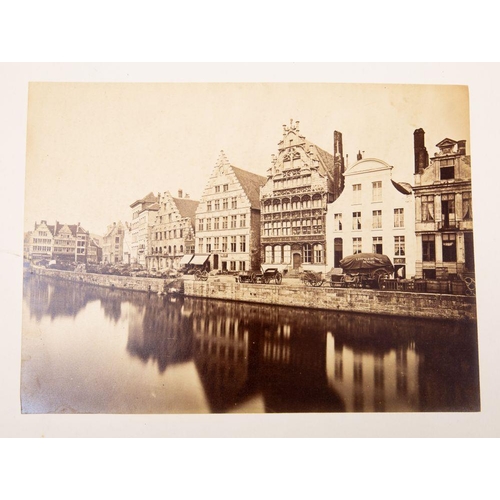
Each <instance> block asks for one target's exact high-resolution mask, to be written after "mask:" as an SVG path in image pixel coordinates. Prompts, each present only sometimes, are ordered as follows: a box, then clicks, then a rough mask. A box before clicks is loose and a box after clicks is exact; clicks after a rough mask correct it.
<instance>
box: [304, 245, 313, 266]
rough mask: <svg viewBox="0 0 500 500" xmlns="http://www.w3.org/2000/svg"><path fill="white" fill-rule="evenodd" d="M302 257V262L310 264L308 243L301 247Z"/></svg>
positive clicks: (309, 246)
mask: <svg viewBox="0 0 500 500" xmlns="http://www.w3.org/2000/svg"><path fill="white" fill-rule="evenodd" d="M302 259H303V262H305V263H308V264H310V263H311V262H312V248H311V245H310V244H309V243H306V244H305V245H304V246H303V247H302Z"/></svg>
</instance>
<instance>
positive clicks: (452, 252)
mask: <svg viewBox="0 0 500 500" xmlns="http://www.w3.org/2000/svg"><path fill="white" fill-rule="evenodd" d="M456 239H457V235H456V234H443V262H456V261H457V242H456Z"/></svg>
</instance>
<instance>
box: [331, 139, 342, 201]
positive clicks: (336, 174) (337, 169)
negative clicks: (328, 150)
mask: <svg viewBox="0 0 500 500" xmlns="http://www.w3.org/2000/svg"><path fill="white" fill-rule="evenodd" d="M344 172H345V164H344V148H343V145H342V133H341V132H338V131H337V130H334V131H333V201H335V200H336V199H337V198H338V197H339V196H340V194H341V193H342V191H343V190H344Z"/></svg>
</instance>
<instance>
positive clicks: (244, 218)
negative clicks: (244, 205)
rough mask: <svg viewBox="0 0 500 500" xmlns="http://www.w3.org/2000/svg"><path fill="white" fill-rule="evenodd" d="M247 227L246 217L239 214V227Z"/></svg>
mask: <svg viewBox="0 0 500 500" xmlns="http://www.w3.org/2000/svg"><path fill="white" fill-rule="evenodd" d="M246 226H247V216H246V214H241V215H240V227H246Z"/></svg>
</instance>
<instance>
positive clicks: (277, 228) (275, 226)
mask: <svg viewBox="0 0 500 500" xmlns="http://www.w3.org/2000/svg"><path fill="white" fill-rule="evenodd" d="M280 232H281V223H280V222H273V236H279V235H280Z"/></svg>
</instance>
